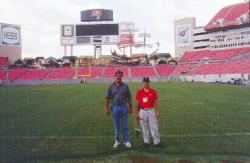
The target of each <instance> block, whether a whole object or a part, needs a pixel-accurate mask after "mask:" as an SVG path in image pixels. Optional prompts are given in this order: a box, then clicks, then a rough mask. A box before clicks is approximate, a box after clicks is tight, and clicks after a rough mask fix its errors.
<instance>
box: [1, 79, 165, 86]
mask: <svg viewBox="0 0 250 163" xmlns="http://www.w3.org/2000/svg"><path fill="white" fill-rule="evenodd" d="M114 80H115V79H114V78H88V79H86V80H85V82H86V83H112V82H113V81H114ZM150 80H151V81H152V82H158V81H169V77H160V78H150ZM83 81H84V79H70V80H14V81H9V80H2V81H1V80H0V85H6V86H14V85H49V84H79V83H81V82H83ZM123 81H124V82H125V83H129V82H142V78H123Z"/></svg>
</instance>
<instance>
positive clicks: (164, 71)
mask: <svg viewBox="0 0 250 163" xmlns="http://www.w3.org/2000/svg"><path fill="white" fill-rule="evenodd" d="M174 68H175V66H170V65H158V66H156V70H157V72H158V73H159V75H160V76H168V75H170V74H171V73H172V72H173V70H174Z"/></svg>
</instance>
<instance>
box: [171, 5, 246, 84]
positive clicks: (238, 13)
mask: <svg viewBox="0 0 250 163" xmlns="http://www.w3.org/2000/svg"><path fill="white" fill-rule="evenodd" d="M249 8H250V5H249V2H242V3H238V4H233V5H230V6H226V7H224V8H223V9H221V10H220V11H219V12H218V13H217V14H216V15H215V16H214V17H213V18H212V19H211V21H210V22H209V23H208V24H207V25H206V26H205V27H196V26H195V25H196V20H195V18H184V19H180V20H176V21H175V45H176V46H175V49H176V52H175V53H176V54H175V55H176V56H179V57H180V60H181V64H180V65H179V67H185V66H186V67H188V68H187V69H185V71H183V72H181V71H180V72H179V76H178V80H180V81H198V82H219V83H235V81H241V82H242V83H248V82H249V81H250V71H249V70H248V69H249V63H250V52H249V49H250V9H249ZM245 49H246V51H245Z"/></svg>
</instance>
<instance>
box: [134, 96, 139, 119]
mask: <svg viewBox="0 0 250 163" xmlns="http://www.w3.org/2000/svg"><path fill="white" fill-rule="evenodd" d="M135 119H136V120H139V100H136V105H135Z"/></svg>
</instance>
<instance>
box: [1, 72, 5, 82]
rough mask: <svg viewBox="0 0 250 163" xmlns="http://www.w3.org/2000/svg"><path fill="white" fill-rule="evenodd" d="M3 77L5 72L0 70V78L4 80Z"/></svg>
mask: <svg viewBox="0 0 250 163" xmlns="http://www.w3.org/2000/svg"><path fill="white" fill-rule="evenodd" d="M4 79H5V72H4V71H2V70H0V80H4Z"/></svg>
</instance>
